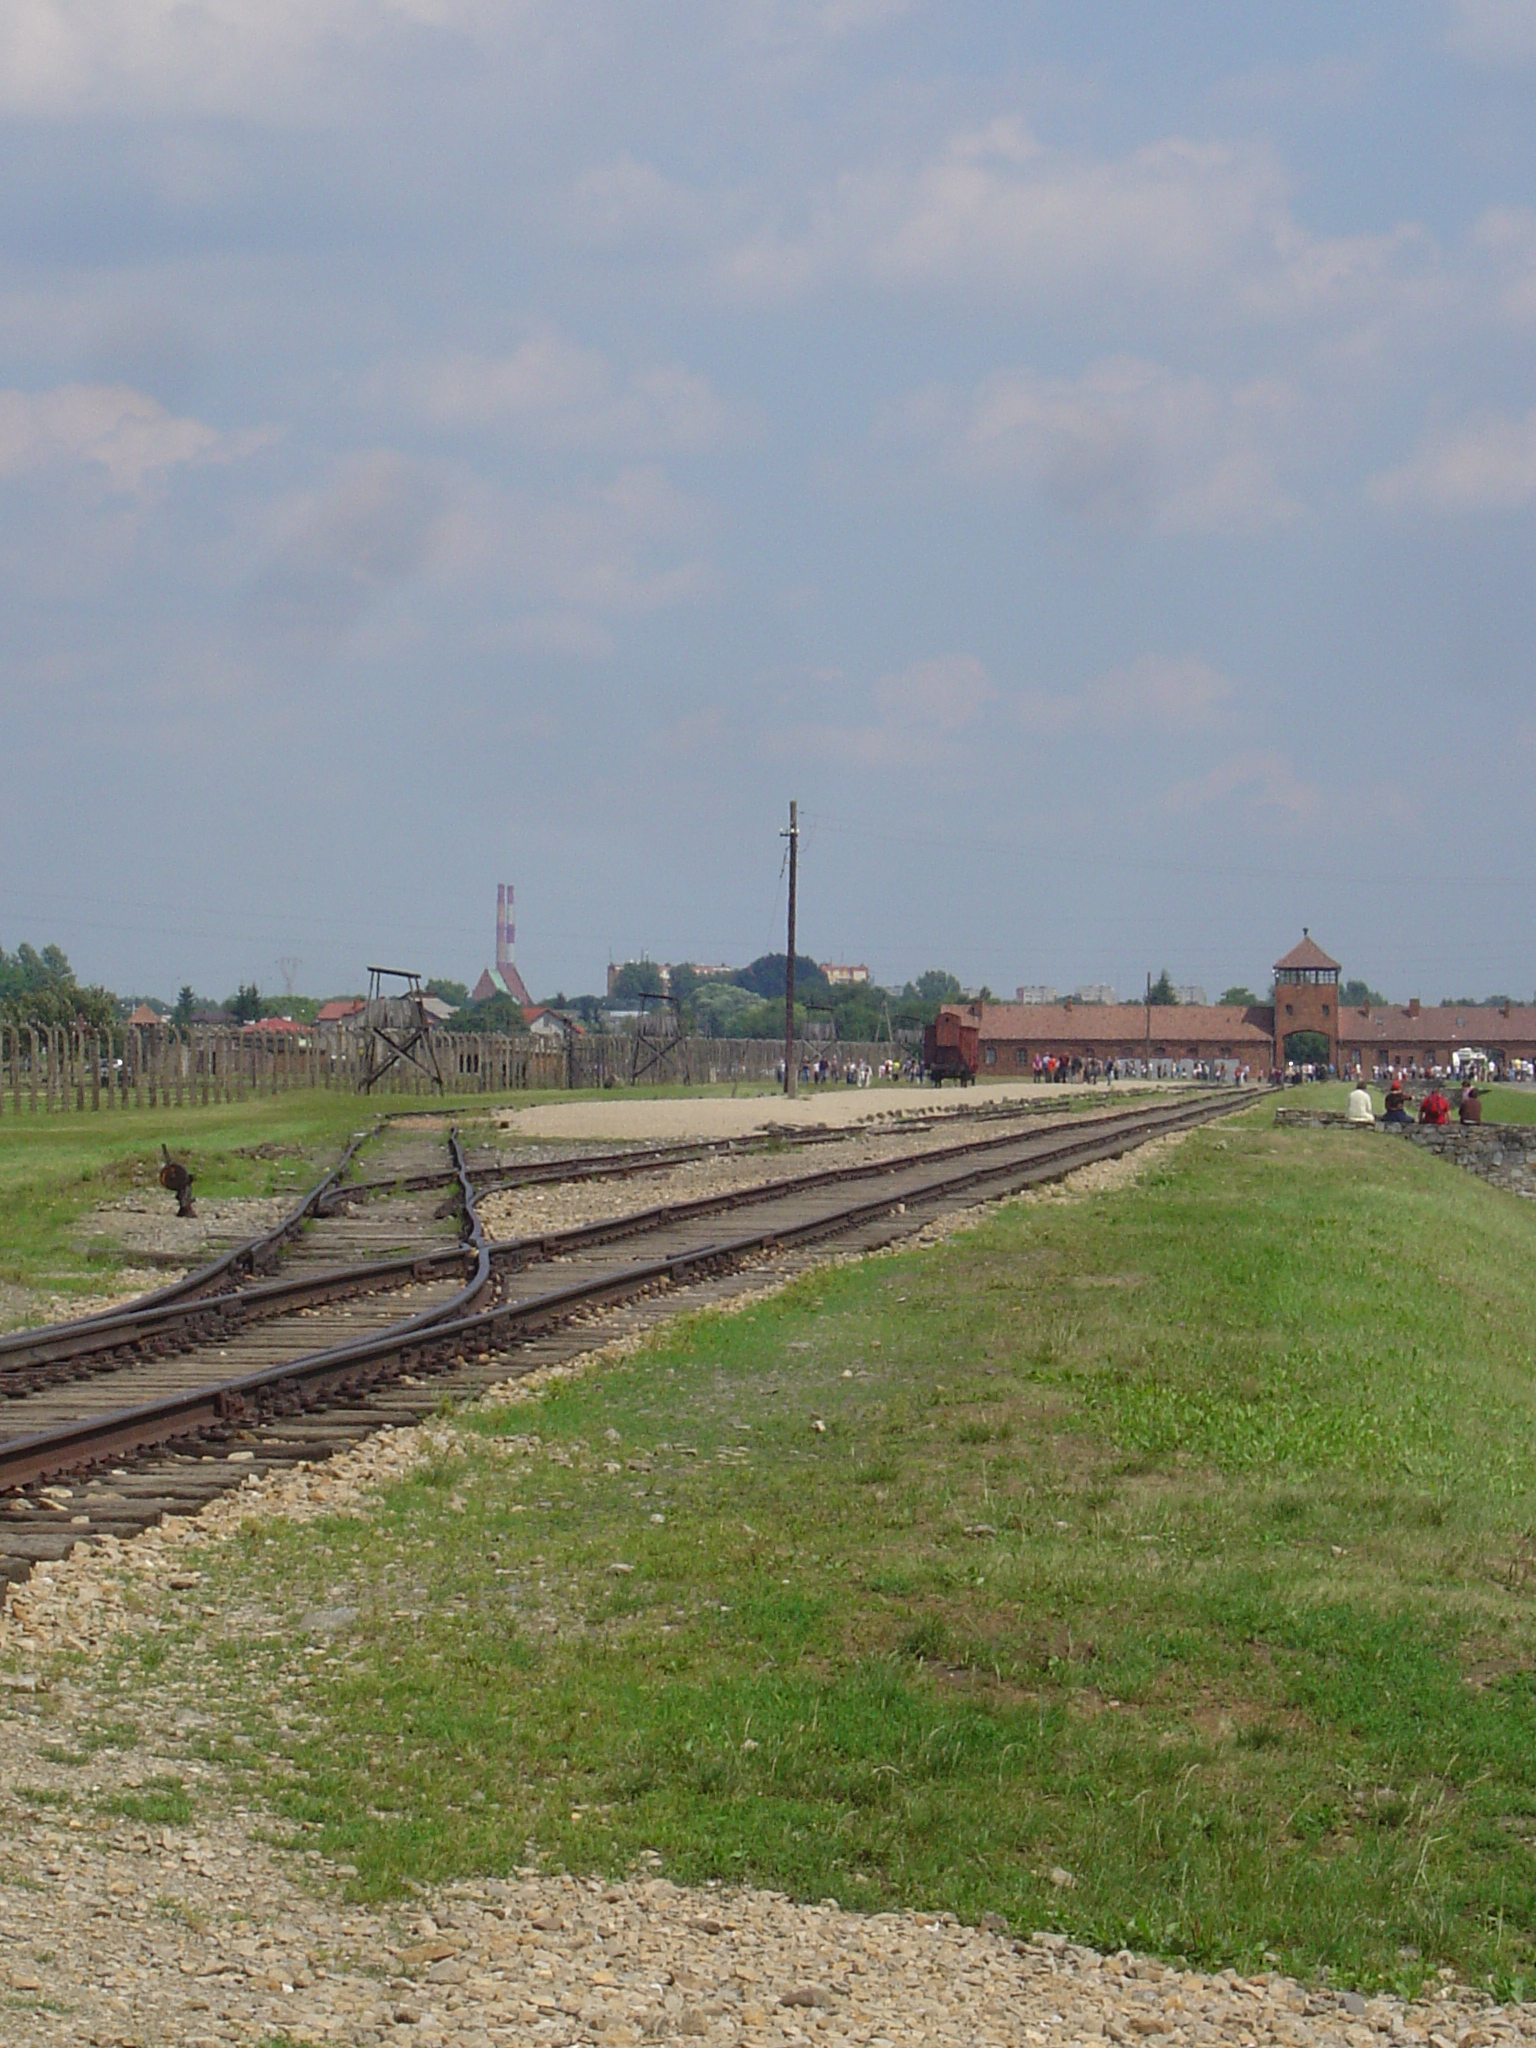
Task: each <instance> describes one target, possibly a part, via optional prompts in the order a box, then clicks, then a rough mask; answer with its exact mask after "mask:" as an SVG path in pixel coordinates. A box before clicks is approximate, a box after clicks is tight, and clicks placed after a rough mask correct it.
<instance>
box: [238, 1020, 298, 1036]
mask: <svg viewBox="0 0 1536 2048" xmlns="http://www.w3.org/2000/svg"><path fill="white" fill-rule="evenodd" d="M240 1029H241V1030H242V1031H269V1032H278V1033H285V1032H290V1031H292V1032H299V1031H302V1030H303V1029H304V1026H303V1025H302V1024H295V1023H294V1021H293V1019H292V1018H291V1017H258V1018H257V1019H256V1021H255V1023H254V1024H242V1025H241V1027H240Z"/></svg>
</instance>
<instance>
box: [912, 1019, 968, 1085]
mask: <svg viewBox="0 0 1536 2048" xmlns="http://www.w3.org/2000/svg"><path fill="white" fill-rule="evenodd" d="M980 1060H981V1032H980V1029H979V1028H978V1027H977V1026H976V1025H975V1024H967V1023H966V1021H965V1019H964V1017H963V1016H962V1015H961V1013H960V1012H959V1011H958V1010H940V1012H939V1016H938V1022H937V1023H934V1024H930V1025H929V1026H928V1027H927V1029H926V1030H925V1031H924V1032H923V1071H924V1073H925V1074H926V1075H927V1076H928V1078H929V1080H930V1081H932V1082H933V1083H934V1085H935V1087H941V1086H942V1085H943V1083H944V1082H946V1081H958V1082H959V1083H960V1085H961V1087H962V1088H968V1087H969V1086H970V1085H971V1083H972V1082H973V1081H974V1080H975V1078H976V1068H977V1066H978V1065H979V1064H980Z"/></svg>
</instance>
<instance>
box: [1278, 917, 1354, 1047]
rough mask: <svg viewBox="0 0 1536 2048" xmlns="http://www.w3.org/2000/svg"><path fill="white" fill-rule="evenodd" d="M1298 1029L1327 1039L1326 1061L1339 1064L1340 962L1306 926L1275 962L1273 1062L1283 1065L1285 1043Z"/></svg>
mask: <svg viewBox="0 0 1536 2048" xmlns="http://www.w3.org/2000/svg"><path fill="white" fill-rule="evenodd" d="M1297 1031H1316V1032H1319V1033H1321V1035H1322V1036H1323V1037H1324V1038H1326V1039H1327V1041H1328V1064H1329V1066H1331V1067H1337V1066H1338V1064H1339V963H1338V961H1337V960H1330V959H1329V958H1328V955H1327V954H1326V953H1325V952H1324V951H1323V949H1322V947H1321V946H1319V945H1315V944H1314V943H1313V940H1312V936H1311V934H1310V933H1309V932H1308V930H1307V928H1306V926H1305V925H1303V926H1302V928H1301V944H1300V945H1299V946H1292V948H1291V950H1290V952H1289V953H1287V954H1286V955H1285V957H1284V959H1282V960H1277V961H1276V962H1275V1065H1276V1066H1277V1067H1284V1065H1285V1042H1286V1040H1287V1039H1288V1038H1290V1037H1291V1036H1292V1035H1293V1034H1294V1033H1295V1032H1297Z"/></svg>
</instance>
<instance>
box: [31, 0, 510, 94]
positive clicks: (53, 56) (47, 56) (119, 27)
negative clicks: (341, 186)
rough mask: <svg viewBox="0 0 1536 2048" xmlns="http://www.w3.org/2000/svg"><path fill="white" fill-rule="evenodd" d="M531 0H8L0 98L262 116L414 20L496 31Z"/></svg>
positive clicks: (449, 29)
mask: <svg viewBox="0 0 1536 2048" xmlns="http://www.w3.org/2000/svg"><path fill="white" fill-rule="evenodd" d="M542 11H543V10H542V8H541V6H540V5H539V4H538V0H6V5H5V7H4V9H3V10H0V107H3V108H5V109H8V110H9V111H12V112H16V113H68V112H75V111H81V110H88V111H101V110H107V109H112V110H121V111H126V112H130V113H134V114H142V113H145V112H154V111H161V110H165V109H168V108H174V109H177V110H179V111H183V112H197V113H206V114H217V113H240V114H245V115H248V116H251V117H254V118H257V119H261V118H270V117H271V116H273V115H274V114H278V113H280V112H281V111H282V110H284V109H285V108H287V109H291V108H292V107H293V106H294V105H296V104H298V103H306V104H308V105H309V106H311V107H313V108H316V109H319V108H322V107H324V106H326V104H327V102H328V100H329V104H330V107H331V110H332V111H333V112H334V109H335V101H334V98H332V97H330V96H329V95H328V94H327V92H326V90H325V88H324V86H323V84H322V77H323V76H328V75H329V74H330V73H331V71H332V70H333V68H334V67H335V66H336V65H337V64H338V63H340V64H344V65H351V64H354V63H355V62H356V59H357V57H358V56H359V54H360V53H362V52H363V51H365V50H366V49H367V48H368V47H369V46H370V45H374V44H378V43H380V42H381V41H383V40H385V39H386V38H388V37H390V36H392V35H398V34H401V33H404V34H409V33H411V32H417V33H420V32H436V33H440V34H444V33H446V34H457V35H463V34H471V33H482V34H483V33H488V32H490V31H491V30H492V29H493V28H494V29H495V30H497V31H498V32H501V31H504V30H505V29H506V28H508V27H509V26H514V25H517V24H519V23H521V22H523V21H525V20H527V19H531V18H536V17H537V16H538V15H539V14H540V13H541V12H542Z"/></svg>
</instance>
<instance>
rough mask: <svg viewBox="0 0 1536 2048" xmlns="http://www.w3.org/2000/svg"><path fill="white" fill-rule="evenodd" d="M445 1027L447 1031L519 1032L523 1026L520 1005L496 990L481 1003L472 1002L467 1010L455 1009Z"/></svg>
mask: <svg viewBox="0 0 1536 2048" xmlns="http://www.w3.org/2000/svg"><path fill="white" fill-rule="evenodd" d="M446 1028H447V1029H448V1030H449V1031H507V1032H514V1033H515V1032H519V1031H521V1030H522V1029H523V1028H524V1020H523V1009H522V1005H521V1003H514V1002H513V1000H512V998H511V997H510V996H504V995H502V994H500V993H499V992H498V993H497V994H496V995H493V996H488V997H487V998H486V1000H485V1001H484V1002H483V1003H472V1004H471V1005H470V1007H469V1008H468V1009H467V1010H455V1011H454V1013H453V1015H452V1016H451V1017H450V1018H449V1019H448V1023H447V1027H446Z"/></svg>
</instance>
